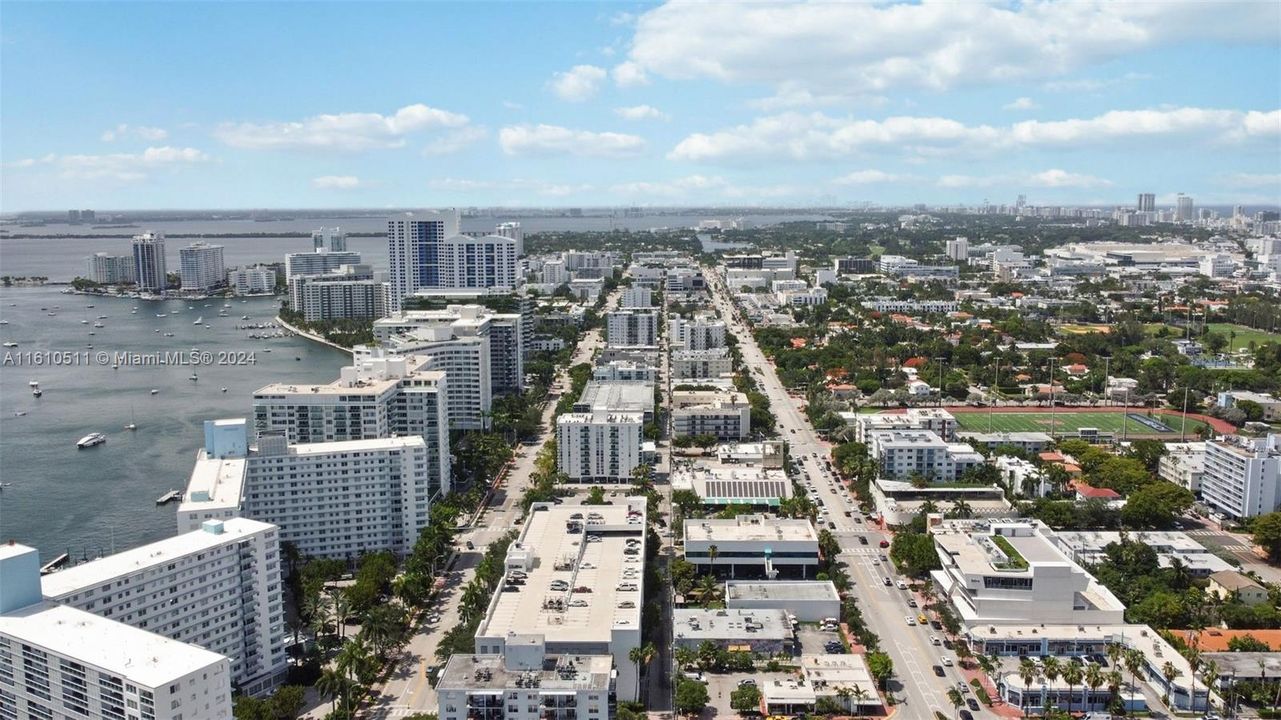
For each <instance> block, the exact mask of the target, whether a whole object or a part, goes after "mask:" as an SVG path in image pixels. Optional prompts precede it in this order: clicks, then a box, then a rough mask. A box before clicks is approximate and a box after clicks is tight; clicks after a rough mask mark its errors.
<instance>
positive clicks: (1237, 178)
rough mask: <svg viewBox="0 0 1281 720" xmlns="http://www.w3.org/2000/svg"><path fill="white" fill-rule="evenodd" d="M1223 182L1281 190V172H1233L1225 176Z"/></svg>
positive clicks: (1232, 184)
mask: <svg viewBox="0 0 1281 720" xmlns="http://www.w3.org/2000/svg"><path fill="white" fill-rule="evenodd" d="M1222 182H1223V183H1224V184H1226V185H1229V186H1231V187H1240V188H1273V189H1276V190H1281V173H1232V174H1231V175H1226V176H1224V177H1223V178H1222ZM1273 200H1275V198H1273Z"/></svg>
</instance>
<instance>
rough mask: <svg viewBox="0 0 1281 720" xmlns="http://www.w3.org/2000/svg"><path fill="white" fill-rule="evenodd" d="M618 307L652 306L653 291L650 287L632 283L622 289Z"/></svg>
mask: <svg viewBox="0 0 1281 720" xmlns="http://www.w3.org/2000/svg"><path fill="white" fill-rule="evenodd" d="M618 306H619V307H620V308H648V307H653V306H654V291H653V290H652V289H651V288H647V287H643V286H641V285H633V286H631V287H628V288H624V289H623V297H622V298H621V299H620V300H619V303H618Z"/></svg>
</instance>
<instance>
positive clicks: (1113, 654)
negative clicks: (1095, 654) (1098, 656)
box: [1107, 642, 1125, 665]
mask: <svg viewBox="0 0 1281 720" xmlns="http://www.w3.org/2000/svg"><path fill="white" fill-rule="evenodd" d="M1123 652H1125V649H1124V648H1122V647H1121V643H1114V642H1113V643H1108V649H1107V656H1108V661H1109V662H1111V663H1112V664H1113V665H1116V664H1117V662H1119V661H1120V660H1121V653H1123Z"/></svg>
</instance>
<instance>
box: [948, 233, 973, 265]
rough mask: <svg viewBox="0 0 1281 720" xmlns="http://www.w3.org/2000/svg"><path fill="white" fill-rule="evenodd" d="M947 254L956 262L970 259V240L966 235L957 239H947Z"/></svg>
mask: <svg viewBox="0 0 1281 720" xmlns="http://www.w3.org/2000/svg"><path fill="white" fill-rule="evenodd" d="M947 256H948V257H949V258H951V259H952V260H955V261H956V262H962V263H963V262H965V261H967V260H969V259H970V240H969V238H965V237H957V238H956V239H955V240H948V241H947Z"/></svg>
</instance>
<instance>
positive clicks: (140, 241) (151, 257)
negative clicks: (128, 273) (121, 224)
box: [133, 233, 169, 293]
mask: <svg viewBox="0 0 1281 720" xmlns="http://www.w3.org/2000/svg"><path fill="white" fill-rule="evenodd" d="M133 267H134V271H133V274H134V277H135V278H136V282H137V283H138V289H139V290H141V291H142V292H151V293H159V292H164V289H165V288H166V287H168V285H169V279H168V278H169V269H168V267H167V266H166V265H165V236H164V234H163V233H144V234H142V235H134V237H133Z"/></svg>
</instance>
